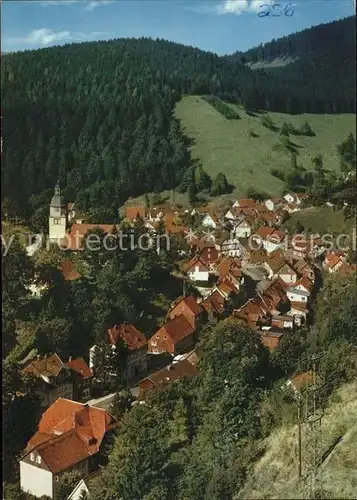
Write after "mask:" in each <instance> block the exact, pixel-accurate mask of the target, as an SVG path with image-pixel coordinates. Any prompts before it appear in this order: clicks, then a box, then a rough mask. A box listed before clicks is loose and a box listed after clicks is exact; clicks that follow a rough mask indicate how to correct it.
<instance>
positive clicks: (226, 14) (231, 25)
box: [1, 0, 356, 55]
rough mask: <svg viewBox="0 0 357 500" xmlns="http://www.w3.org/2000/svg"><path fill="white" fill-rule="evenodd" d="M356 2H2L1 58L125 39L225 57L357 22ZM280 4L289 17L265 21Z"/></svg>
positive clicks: (284, 16)
mask: <svg viewBox="0 0 357 500" xmlns="http://www.w3.org/2000/svg"><path fill="white" fill-rule="evenodd" d="M355 1H356V0H295V1H294V0H292V2H291V4H290V5H291V6H292V7H291V8H292V10H288V11H287V12H288V13H293V14H292V15H290V16H286V15H284V11H283V9H284V8H285V7H286V5H287V4H288V3H289V2H288V1H285V0H114V1H113V0H96V1H94V0H56V1H55V0H52V1H46V0H38V1H37V0H29V1H16V0H2V15H1V51H2V52H8V51H19V50H31V49H37V48H44V47H49V46H52V45H62V44H66V43H72V42H84V41H90V40H110V39H113V38H122V37H135V38H136V37H142V36H144V37H152V38H164V39H166V40H171V41H174V42H178V43H183V44H185V45H192V46H194V47H199V48H200V49H203V50H208V51H211V52H215V53H217V54H219V55H223V54H230V53H233V52H235V51H236V50H241V51H244V50H247V49H249V48H251V47H254V46H256V45H259V44H260V43H265V42H268V41H270V40H272V39H273V38H279V37H282V36H285V35H288V34H290V33H294V32H296V31H301V30H303V29H305V28H308V27H311V26H314V25H317V24H321V23H326V22H330V21H333V20H336V19H341V18H343V17H347V16H350V15H353V14H354V13H355ZM276 2H278V3H279V4H280V5H281V11H282V15H280V16H278V17H272V16H271V15H269V16H265V17H260V16H259V12H261V11H264V10H265V9H266V7H261V6H262V5H264V4H273V3H276Z"/></svg>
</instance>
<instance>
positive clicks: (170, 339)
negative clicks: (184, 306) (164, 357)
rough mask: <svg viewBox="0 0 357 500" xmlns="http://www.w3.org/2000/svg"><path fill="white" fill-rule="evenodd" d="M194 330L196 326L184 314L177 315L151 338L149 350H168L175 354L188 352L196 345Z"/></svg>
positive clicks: (157, 352) (156, 351)
mask: <svg viewBox="0 0 357 500" xmlns="http://www.w3.org/2000/svg"><path fill="white" fill-rule="evenodd" d="M194 332H195V329H194V327H193V326H192V325H191V324H190V322H189V321H188V320H187V319H186V317H185V316H184V315H183V314H180V315H179V316H175V317H174V318H173V319H170V320H169V321H168V322H167V323H165V324H164V325H163V326H162V327H161V328H159V330H157V332H156V333H154V335H153V336H152V337H151V338H150V339H149V344H148V345H149V348H148V352H150V353H152V354H159V353H163V352H168V353H170V354H173V355H176V354H180V353H182V352H187V351H188V350H190V349H193V347H194Z"/></svg>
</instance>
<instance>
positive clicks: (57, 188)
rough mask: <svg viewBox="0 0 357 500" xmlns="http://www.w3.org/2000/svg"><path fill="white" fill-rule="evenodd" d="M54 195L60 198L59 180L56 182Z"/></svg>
mask: <svg viewBox="0 0 357 500" xmlns="http://www.w3.org/2000/svg"><path fill="white" fill-rule="evenodd" d="M55 195H57V196H61V188H60V183H59V180H58V181H57V182H56V186H55Z"/></svg>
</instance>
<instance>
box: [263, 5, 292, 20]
mask: <svg viewBox="0 0 357 500" xmlns="http://www.w3.org/2000/svg"><path fill="white" fill-rule="evenodd" d="M270 15H271V16H272V17H279V16H281V5H280V4H279V3H275V4H273V5H268V4H267V3H265V4H263V5H261V6H260V12H259V13H258V16H259V17H266V16H270ZM293 15H294V10H293V6H292V4H291V3H288V4H286V5H285V7H284V16H288V17H291V16H293Z"/></svg>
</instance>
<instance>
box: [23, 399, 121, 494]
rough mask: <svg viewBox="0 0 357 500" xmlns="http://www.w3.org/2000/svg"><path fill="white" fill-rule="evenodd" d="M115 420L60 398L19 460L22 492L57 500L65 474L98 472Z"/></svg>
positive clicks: (103, 412)
mask: <svg viewBox="0 0 357 500" xmlns="http://www.w3.org/2000/svg"><path fill="white" fill-rule="evenodd" d="M115 427H116V422H115V420H114V419H113V417H112V416H111V415H110V414H109V413H108V412H107V411H106V410H103V409H100V408H95V407H92V406H88V405H85V404H81V403H77V402H75V401H70V400H68V399H63V398H59V399H57V401H55V402H54V403H53V404H52V406H50V408H48V410H46V411H45V412H44V413H43V415H42V418H41V420H40V423H39V425H38V431H37V432H36V433H35V434H34V435H33V436H32V438H31V439H30V440H29V442H28V444H27V446H26V449H25V452H24V454H23V456H22V458H21V460H20V485H21V489H22V490H23V491H25V492H27V493H30V494H32V495H34V496H36V497H41V496H43V495H47V496H48V497H50V498H55V497H56V485H57V483H58V481H59V479H60V477H61V475H62V474H63V473H64V472H68V471H73V470H77V471H79V472H81V473H82V474H83V477H86V476H88V474H90V473H91V472H92V471H94V470H95V469H97V468H98V465H99V458H100V455H101V451H102V449H103V445H104V443H105V441H106V437H107V436H108V433H110V431H112V430H113V429H114V428H115Z"/></svg>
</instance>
